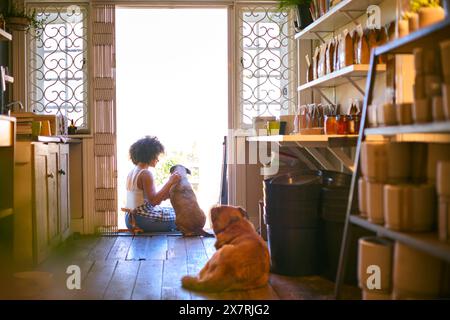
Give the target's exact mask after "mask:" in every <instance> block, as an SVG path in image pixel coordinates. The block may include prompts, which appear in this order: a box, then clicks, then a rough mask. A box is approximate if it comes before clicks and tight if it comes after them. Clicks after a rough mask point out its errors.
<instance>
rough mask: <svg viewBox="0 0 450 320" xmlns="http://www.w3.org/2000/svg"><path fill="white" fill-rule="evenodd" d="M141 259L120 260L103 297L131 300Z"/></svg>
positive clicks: (106, 298)
mask: <svg viewBox="0 0 450 320" xmlns="http://www.w3.org/2000/svg"><path fill="white" fill-rule="evenodd" d="M139 263H140V261H118V263H117V265H116V268H115V270H114V273H113V275H112V277H111V280H110V281H109V284H108V287H107V288H106V291H105V294H104V296H103V299H105V300H129V299H131V295H132V293H133V289H134V286H135V283H136V278H137V275H138V270H139Z"/></svg>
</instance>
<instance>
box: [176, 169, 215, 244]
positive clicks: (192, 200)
mask: <svg viewBox="0 0 450 320" xmlns="http://www.w3.org/2000/svg"><path fill="white" fill-rule="evenodd" d="M173 172H177V173H178V174H179V175H180V177H181V179H180V182H178V183H177V184H176V185H174V186H173V187H172V188H171V189H170V203H171V204H172V207H173V209H174V210H175V215H176V220H175V224H176V226H177V228H178V230H180V231H181V232H182V233H183V235H184V236H205V237H213V235H212V234H210V233H208V232H206V231H204V230H203V227H204V226H205V222H206V216H205V213H204V212H203V210H202V209H201V208H200V207H199V205H198V202H197V197H196V196H195V193H194V190H192V186H191V184H190V183H189V181H188V179H187V175H188V174H191V171H190V170H189V169H187V168H186V167H184V166H182V165H180V164H177V165H175V166H173V167H171V168H170V173H173Z"/></svg>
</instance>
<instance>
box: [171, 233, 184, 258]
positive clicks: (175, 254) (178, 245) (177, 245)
mask: <svg viewBox="0 0 450 320" xmlns="http://www.w3.org/2000/svg"><path fill="white" fill-rule="evenodd" d="M186 256H187V253H186V242H185V239H184V238H183V237H179V236H173V237H167V255H166V258H167V259H174V258H177V259H180V258H183V259H186Z"/></svg>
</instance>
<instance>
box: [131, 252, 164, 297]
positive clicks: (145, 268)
mask: <svg viewBox="0 0 450 320" xmlns="http://www.w3.org/2000/svg"><path fill="white" fill-rule="evenodd" d="M163 264H164V262H163V260H149V261H141V262H140V267H139V271H138V276H137V279H136V284H135V286H134V290H133V294H132V296H131V298H132V299H133V300H160V299H161V287H162V278H163Z"/></svg>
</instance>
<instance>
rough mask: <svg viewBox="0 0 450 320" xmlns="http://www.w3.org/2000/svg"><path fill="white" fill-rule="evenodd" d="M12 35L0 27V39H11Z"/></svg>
mask: <svg viewBox="0 0 450 320" xmlns="http://www.w3.org/2000/svg"><path fill="white" fill-rule="evenodd" d="M11 40H12V35H11V34H10V33H8V32H6V31H5V30H3V29H1V28H0V41H11Z"/></svg>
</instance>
